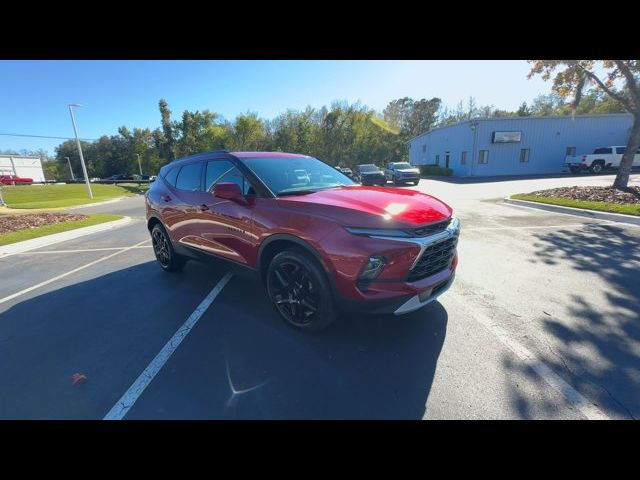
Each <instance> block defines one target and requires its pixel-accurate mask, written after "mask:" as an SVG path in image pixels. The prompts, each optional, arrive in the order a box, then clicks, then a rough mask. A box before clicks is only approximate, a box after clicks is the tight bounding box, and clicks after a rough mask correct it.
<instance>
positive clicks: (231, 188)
mask: <svg viewBox="0 0 640 480" xmlns="http://www.w3.org/2000/svg"><path fill="white" fill-rule="evenodd" d="M213 196H214V197H218V198H224V199H225V200H231V201H233V202H237V203H240V204H242V205H246V204H247V203H248V202H247V199H246V198H244V195H242V190H240V186H239V185H238V184H237V183H232V182H221V183H218V184H216V186H215V187H213Z"/></svg>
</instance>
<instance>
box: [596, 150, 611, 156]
mask: <svg viewBox="0 0 640 480" xmlns="http://www.w3.org/2000/svg"><path fill="white" fill-rule="evenodd" d="M593 153H594V154H596V155H606V154H608V153H612V152H611V148H596V149H595V150H594V151H593Z"/></svg>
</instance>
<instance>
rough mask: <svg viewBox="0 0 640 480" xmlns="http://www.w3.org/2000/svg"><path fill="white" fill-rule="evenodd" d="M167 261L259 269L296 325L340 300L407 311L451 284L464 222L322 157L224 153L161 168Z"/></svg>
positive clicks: (158, 201)
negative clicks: (360, 179)
mask: <svg viewBox="0 0 640 480" xmlns="http://www.w3.org/2000/svg"><path fill="white" fill-rule="evenodd" d="M145 197H146V209H147V222H148V223H147V225H148V228H149V231H150V232H151V237H152V241H153V249H154V252H155V255H156V258H157V260H158V262H159V263H160V266H161V267H162V268H163V269H164V270H166V271H177V270H180V269H182V267H183V266H184V264H185V262H186V260H188V259H191V258H195V259H201V258H202V257H203V255H204V256H207V255H212V256H214V257H217V258H221V259H224V260H228V261H230V262H233V263H234V264H239V265H242V266H245V267H248V268H249V269H251V270H253V271H255V272H257V273H258V274H259V275H260V277H261V279H262V281H263V283H264V285H265V286H266V290H267V293H268V295H269V298H270V299H271V301H272V302H273V303H274V305H275V307H276V309H277V311H278V312H279V313H280V315H281V316H282V317H283V318H284V319H285V320H286V321H287V322H289V323H290V324H292V325H294V326H296V327H299V328H303V329H309V330H320V329H322V328H324V327H326V326H327V325H329V324H330V323H331V322H332V321H333V320H334V319H335V317H336V311H337V310H338V309H349V308H356V309H358V311H367V312H372V313H395V314H402V313H407V312H411V311H413V310H416V309H418V308H420V307H422V306H424V305H426V304H427V303H429V302H432V301H433V300H435V299H436V298H437V297H438V296H439V295H441V294H442V293H443V292H444V291H445V290H446V289H447V288H449V286H450V285H451V283H452V281H453V277H454V272H455V269H456V265H457V263H458V258H457V253H456V245H457V242H458V235H459V232H460V224H459V222H458V220H457V219H455V218H453V217H452V216H451V212H452V211H451V208H450V207H449V206H448V205H446V204H445V203H443V202H441V201H440V200H438V199H436V198H434V197H432V196H430V195H425V194H423V193H420V192H417V191H415V190H405V189H397V188H385V187H364V186H360V185H357V184H355V183H354V181H353V180H351V179H350V178H349V177H347V176H346V175H344V174H342V173H341V172H339V171H338V170H336V169H335V168H333V167H331V166H329V165H327V164H326V163H324V162H321V161H320V160H318V159H316V158H313V157H309V156H305V155H299V154H291V153H279V152H232V153H229V152H226V151H213V152H206V153H201V154H197V155H193V156H190V157H186V158H182V159H180V160H176V161H174V162H171V163H170V164H168V165H165V166H164V167H162V168H161V169H160V174H159V175H158V179H157V180H156V181H155V182H154V183H152V185H151V188H150V189H149V191H148V192H147V193H146V195H145Z"/></svg>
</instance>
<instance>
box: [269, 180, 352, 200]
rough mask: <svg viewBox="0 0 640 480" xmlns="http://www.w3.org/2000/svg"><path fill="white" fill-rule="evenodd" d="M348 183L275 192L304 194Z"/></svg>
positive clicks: (278, 193) (279, 195)
mask: <svg viewBox="0 0 640 480" xmlns="http://www.w3.org/2000/svg"><path fill="white" fill-rule="evenodd" d="M346 186H348V185H345V184H342V183H341V184H339V185H331V186H330V187H319V188H300V189H296V190H290V189H285V190H281V191H279V192H277V193H276V195H277V196H278V197H282V196H285V195H305V194H308V193H315V192H319V191H320V190H330V189H332V188H339V187H346Z"/></svg>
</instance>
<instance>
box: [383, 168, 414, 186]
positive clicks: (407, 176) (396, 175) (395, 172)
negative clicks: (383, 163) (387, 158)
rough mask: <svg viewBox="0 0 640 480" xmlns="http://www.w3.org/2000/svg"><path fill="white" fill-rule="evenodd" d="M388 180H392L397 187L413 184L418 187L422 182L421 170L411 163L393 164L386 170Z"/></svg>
mask: <svg viewBox="0 0 640 480" xmlns="http://www.w3.org/2000/svg"><path fill="white" fill-rule="evenodd" d="M384 175H385V177H386V178H387V180H391V181H392V182H393V183H394V184H395V185H399V184H401V183H407V182H411V183H413V184H414V185H418V183H419V182H420V170H418V169H417V168H416V167H414V166H412V165H411V164H410V163H409V162H391V163H389V164H388V165H387V168H385V169H384Z"/></svg>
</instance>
